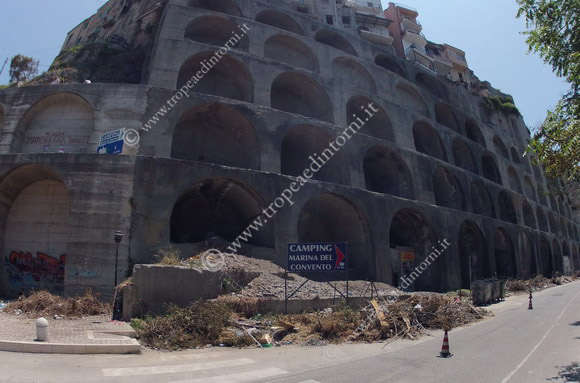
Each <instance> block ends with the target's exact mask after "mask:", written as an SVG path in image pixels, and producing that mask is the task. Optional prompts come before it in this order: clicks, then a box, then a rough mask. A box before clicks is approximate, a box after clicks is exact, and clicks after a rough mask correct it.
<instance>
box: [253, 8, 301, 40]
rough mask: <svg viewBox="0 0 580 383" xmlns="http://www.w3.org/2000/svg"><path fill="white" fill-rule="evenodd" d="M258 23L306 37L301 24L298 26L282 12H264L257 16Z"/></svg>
mask: <svg viewBox="0 0 580 383" xmlns="http://www.w3.org/2000/svg"><path fill="white" fill-rule="evenodd" d="M256 21H257V22H259V23H262V24H266V25H270V26H272V27H275V28H279V29H283V30H285V31H288V32H292V33H296V34H297V35H302V36H304V30H303V29H302V27H301V26H300V24H298V23H297V22H296V20H294V19H293V18H292V17H290V16H289V15H287V14H284V13H282V12H277V11H273V10H266V11H262V12H260V13H258V15H257V16H256Z"/></svg>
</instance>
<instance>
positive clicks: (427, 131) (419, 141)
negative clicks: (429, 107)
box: [413, 121, 447, 161]
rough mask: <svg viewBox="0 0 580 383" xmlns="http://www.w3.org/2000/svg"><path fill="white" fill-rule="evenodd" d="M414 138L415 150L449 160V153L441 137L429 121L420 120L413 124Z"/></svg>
mask: <svg viewBox="0 0 580 383" xmlns="http://www.w3.org/2000/svg"><path fill="white" fill-rule="evenodd" d="M413 139H414V141H415V150H417V151H418V152H420V153H423V154H427V155H429V156H431V157H435V158H438V159H440V160H442V161H447V153H446V152H445V147H444V146H443V142H441V138H439V135H438V134H437V132H436V131H435V129H433V127H432V126H431V125H429V123H427V122H425V121H418V122H416V123H415V125H413Z"/></svg>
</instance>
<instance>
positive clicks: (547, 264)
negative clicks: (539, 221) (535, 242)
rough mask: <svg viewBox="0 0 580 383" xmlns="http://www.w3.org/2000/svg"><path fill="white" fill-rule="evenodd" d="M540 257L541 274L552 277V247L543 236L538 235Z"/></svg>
mask: <svg viewBox="0 0 580 383" xmlns="http://www.w3.org/2000/svg"><path fill="white" fill-rule="evenodd" d="M540 259H541V261H542V274H543V275H544V276H545V277H546V278H552V274H553V273H554V263H553V262H554V261H553V259H552V247H551V246H550V242H548V240H547V239H546V237H544V236H541V237H540Z"/></svg>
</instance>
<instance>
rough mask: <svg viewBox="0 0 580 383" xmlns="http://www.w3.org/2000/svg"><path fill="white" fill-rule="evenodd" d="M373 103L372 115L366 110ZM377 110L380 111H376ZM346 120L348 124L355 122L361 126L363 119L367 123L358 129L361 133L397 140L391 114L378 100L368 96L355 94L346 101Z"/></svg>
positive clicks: (392, 140) (382, 138)
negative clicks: (389, 114)
mask: <svg viewBox="0 0 580 383" xmlns="http://www.w3.org/2000/svg"><path fill="white" fill-rule="evenodd" d="M371 104H372V108H373V109H372V112H373V115H372V117H371V116H369V115H368V114H367V113H366V112H365V110H369V105H371ZM375 110H378V111H377V112H375ZM367 119H368V121H367ZM346 120H347V125H348V126H350V125H351V124H353V123H354V124H356V126H359V125H362V123H361V121H363V122H364V123H365V124H364V125H363V127H362V128H361V129H360V130H359V131H358V132H359V133H362V134H367V135H369V136H372V137H376V138H380V139H381V140H387V141H391V142H395V131H394V129H393V124H392V123H391V120H390V119H389V116H388V115H387V113H386V112H385V111H384V109H383V108H381V107H380V105H379V104H378V103H377V102H376V101H374V100H371V99H370V98H368V97H365V96H354V97H352V98H351V99H350V100H348V102H347V103H346Z"/></svg>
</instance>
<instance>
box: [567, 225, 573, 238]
mask: <svg viewBox="0 0 580 383" xmlns="http://www.w3.org/2000/svg"><path fill="white" fill-rule="evenodd" d="M568 238H570V239H574V226H572V222H568Z"/></svg>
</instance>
